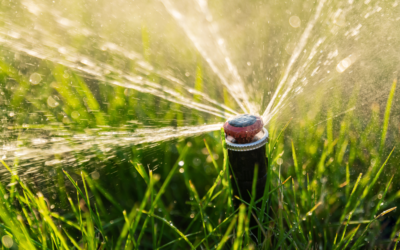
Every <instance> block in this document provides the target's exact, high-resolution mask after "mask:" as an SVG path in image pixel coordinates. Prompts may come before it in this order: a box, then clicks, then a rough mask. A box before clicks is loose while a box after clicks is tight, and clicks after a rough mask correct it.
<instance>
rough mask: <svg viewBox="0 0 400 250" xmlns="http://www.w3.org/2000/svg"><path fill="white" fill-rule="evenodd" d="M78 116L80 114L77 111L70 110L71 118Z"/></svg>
mask: <svg viewBox="0 0 400 250" xmlns="http://www.w3.org/2000/svg"><path fill="white" fill-rule="evenodd" d="M79 116H80V114H79V112H78V111H72V113H71V117H72V118H73V119H75V120H76V119H78V118H79Z"/></svg>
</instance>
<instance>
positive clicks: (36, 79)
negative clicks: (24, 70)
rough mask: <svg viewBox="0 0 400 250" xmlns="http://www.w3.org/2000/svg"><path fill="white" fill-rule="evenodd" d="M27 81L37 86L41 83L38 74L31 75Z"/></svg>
mask: <svg viewBox="0 0 400 250" xmlns="http://www.w3.org/2000/svg"><path fill="white" fill-rule="evenodd" d="M29 81H30V82H31V83H32V84H33V85H36V84H39V83H40V81H42V77H41V76H40V75H39V74H38V73H33V74H32V75H31V76H30V77H29Z"/></svg>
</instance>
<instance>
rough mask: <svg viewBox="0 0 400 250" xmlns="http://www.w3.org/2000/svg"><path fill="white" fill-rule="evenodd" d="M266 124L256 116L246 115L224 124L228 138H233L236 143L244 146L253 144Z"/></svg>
mask: <svg viewBox="0 0 400 250" xmlns="http://www.w3.org/2000/svg"><path fill="white" fill-rule="evenodd" d="M263 127H264V123H263V121H262V119H261V117H259V116H256V115H250V114H244V115H238V116H235V117H232V118H230V119H229V120H227V121H226V122H225V124H224V130H225V133H226V135H227V136H232V137H233V139H235V143H238V144H244V143H249V142H252V140H253V138H254V136H255V135H256V134H258V133H259V132H260V131H261V130H262V128H263Z"/></svg>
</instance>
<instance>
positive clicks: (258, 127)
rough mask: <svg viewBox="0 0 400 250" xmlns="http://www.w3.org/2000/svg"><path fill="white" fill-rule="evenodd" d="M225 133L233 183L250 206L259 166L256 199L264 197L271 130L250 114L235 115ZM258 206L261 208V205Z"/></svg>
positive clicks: (238, 194) (236, 193) (226, 124)
mask: <svg viewBox="0 0 400 250" xmlns="http://www.w3.org/2000/svg"><path fill="white" fill-rule="evenodd" d="M224 131H225V139H226V145H227V148H228V156H229V162H230V165H231V167H232V172H233V175H232V179H231V184H232V187H233V191H234V195H237V196H241V198H242V199H243V200H244V201H246V202H247V203H250V202H251V197H250V195H249V194H251V193H252V184H253V178H254V169H255V167H256V166H258V175H257V182H256V197H255V198H256V200H258V199H260V198H261V197H263V194H264V189H265V184H266V180H267V166H268V164H267V162H268V159H267V158H266V152H265V150H266V147H265V144H266V143H267V142H268V131H267V129H265V128H264V124H263V121H262V119H261V117H259V116H256V115H250V114H244V115H238V116H235V117H233V118H231V119H229V120H228V121H226V122H225V124H224ZM233 178H235V179H236V181H235V180H234V179H233ZM239 204H240V202H238V201H237V200H236V199H234V205H235V206H236V207H237V206H238V205H239ZM257 207H259V208H261V203H258V204H257ZM250 222H251V223H250V224H251V226H256V224H255V223H256V222H255V221H254V220H253V219H252V218H250Z"/></svg>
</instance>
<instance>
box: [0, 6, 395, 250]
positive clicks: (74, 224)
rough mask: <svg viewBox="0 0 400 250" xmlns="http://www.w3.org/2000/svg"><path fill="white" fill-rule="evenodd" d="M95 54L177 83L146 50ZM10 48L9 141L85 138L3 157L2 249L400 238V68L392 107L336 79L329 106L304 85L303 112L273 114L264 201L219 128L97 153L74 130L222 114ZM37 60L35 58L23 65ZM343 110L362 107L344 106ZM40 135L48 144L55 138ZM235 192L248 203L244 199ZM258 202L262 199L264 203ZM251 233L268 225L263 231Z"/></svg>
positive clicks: (2, 70) (3, 70)
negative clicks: (237, 172) (311, 99)
mask: <svg viewBox="0 0 400 250" xmlns="http://www.w3.org/2000/svg"><path fill="white" fill-rule="evenodd" d="M221 8H223V6H221ZM19 11H24V10H22V9H21V10H19ZM282 11H285V8H282ZM275 15H279V13H276V14H275ZM48 25H49V26H50V25H52V24H48ZM149 25H152V24H151V23H150V24H149ZM139 27H140V29H139V33H140V36H141V37H142V39H141V40H140V43H139V45H140V46H139V47H141V48H142V50H143V60H144V61H145V62H147V63H150V62H152V63H153V64H155V65H156V66H155V68H156V69H157V68H162V67H163V66H166V65H168V64H169V63H170V60H169V59H171V58H163V57H162V56H160V55H158V54H156V53H154V51H157V49H155V48H153V47H152V46H154V43H153V41H152V39H153V37H152V34H153V33H152V29H153V28H154V27H148V26H147V24H146V23H142V24H141V25H140V26H139ZM279 33H280V34H284V33H285V32H279ZM264 35H266V34H264ZM66 36H67V35H66ZM78 38H79V37H78ZM78 38H77V37H75V38H74V37H72V38H71V42H74V43H84V42H85V39H83V40H82V38H79V39H78ZM88 40H89V39H88ZM176 44H178V45H180V44H181V43H178V42H177V43H176ZM160 46H161V45H160ZM82 48H84V46H82ZM164 50H165V49H160V51H164ZM182 50H184V51H186V50H185V48H182ZM277 51H278V50H277ZM274 53H278V52H274ZM279 53H280V52H279ZM90 54H91V55H92V57H93V58H97V59H99V60H101V61H107V63H110V64H113V66H115V67H118V68H119V67H121V68H124V67H126V68H128V70H127V71H128V72H134V73H135V74H137V76H140V77H143V78H144V79H146V80H149V81H151V82H152V83H157V84H161V85H162V86H164V85H167V84H170V83H167V80H166V79H163V77H162V76H160V75H159V74H157V71H156V70H154V71H151V72H144V71H143V68H140V67H139V66H138V63H137V62H136V61H135V60H136V59H135V60H133V59H132V60H128V59H126V58H123V57H122V56H120V55H117V54H116V53H111V52H110V53H109V54H106V55H108V56H110V57H111V58H106V59H105V58H104V56H105V53H104V52H102V51H95V52H93V51H91V53H90ZM0 55H1V56H2V57H1V58H0V87H1V93H2V94H1V98H0V106H1V108H2V109H1V111H0V112H1V114H2V122H3V132H4V137H3V141H4V143H9V142H18V144H17V145H18V147H19V148H18V149H17V150H16V152H19V151H18V150H20V149H21V150H23V149H24V148H31V147H34V145H33V144H32V143H31V139H32V138H36V137H44V138H55V139H66V140H67V145H68V146H71V147H72V148H73V149H74V150H73V151H72V152H69V153H54V154H52V155H49V156H47V158H45V159H42V160H38V161H36V158H35V157H33V158H31V160H30V159H28V160H27V159H25V158H23V157H18V154H16V155H17V157H13V158H5V159H3V160H1V165H0V178H1V179H0V180H1V182H0V239H1V241H0V242H1V247H2V249H8V248H11V249H51V250H53V249H210V250H214V249H385V248H388V249H391V248H393V247H394V248H396V247H397V243H398V234H399V232H400V217H399V212H398V211H397V210H396V209H395V208H396V207H397V206H398V199H399V198H400V192H399V191H398V190H397V189H398V184H397V182H396V179H397V178H398V176H397V166H398V162H399V160H398V157H399V154H398V151H397V148H398V145H399V144H400V140H399V137H398V120H397V119H398V117H397V116H396V115H397V112H398V110H396V106H395V104H396V100H397V97H396V95H395V94H397V93H396V86H397V85H396V80H395V81H394V82H393V83H392V88H391V89H390V90H388V91H387V93H386V95H387V96H388V98H387V101H386V106H385V109H384V110H382V109H381V108H380V106H379V103H376V102H374V103H372V105H371V109H366V108H365V107H366V106H367V105H365V106H361V105H360V103H363V101H362V100H360V99H362V96H359V92H358V91H359V89H358V88H355V90H354V91H353V93H352V94H351V96H350V98H349V99H346V98H345V97H343V98H342V94H343V96H346V95H345V94H344V93H345V92H346V91H347V89H345V87H341V86H340V85H338V86H337V87H336V88H335V89H334V91H336V93H335V96H330V97H327V99H326V100H324V101H322V100H321V99H322V97H323V96H322V95H321V96H318V95H316V96H317V98H318V100H316V103H317V104H316V105H309V104H307V103H308V102H306V101H305V100H302V99H301V97H299V98H297V99H294V100H293V102H294V103H295V102H297V103H295V104H296V105H295V106H296V112H297V116H296V117H294V119H293V120H291V119H290V118H288V119H286V117H287V116H283V117H284V119H286V120H284V121H283V122H282V119H281V120H278V119H274V120H272V121H271V122H270V124H268V130H269V134H270V141H269V143H268V144H267V147H266V150H267V152H266V155H267V156H268V158H269V161H268V176H267V185H266V186H265V190H264V195H263V197H262V198H261V199H260V200H255V197H256V194H255V192H256V189H255V185H253V188H252V190H250V191H249V192H250V193H251V197H252V199H251V201H250V202H246V201H243V200H241V198H240V197H233V195H232V194H233V192H232V185H236V183H235V182H234V181H233V179H232V176H234V173H232V172H231V169H230V167H229V159H228V154H227V149H226V144H225V141H224V140H223V138H224V135H223V133H221V132H220V131H215V132H209V133H206V134H203V135H200V136H196V137H191V138H178V139H173V140H169V141H166V142H159V143H156V144H151V143H148V144H144V145H136V146H131V147H124V146H119V145H113V146H112V147H111V148H108V146H109V145H93V146H92V147H91V148H90V149H87V150H86V151H85V150H77V146H79V145H76V144H75V143H76V142H75V141H73V140H71V138H72V137H73V136H74V135H77V134H85V135H96V136H100V135H101V133H109V132H134V131H137V130H138V129H144V128H149V127H150V128H162V127H166V126H172V127H180V126H187V125H198V124H204V123H205V122H207V123H213V122H222V121H223V119H219V118H214V117H213V116H212V115H210V114H207V113H204V112H200V111H199V110H191V109H189V108H185V107H184V106H183V105H181V104H179V103H173V102H169V101H166V100H165V99H163V98H162V97H160V96H158V97H157V96H153V95H151V94H149V93H142V92H139V91H136V90H133V89H127V88H123V87H121V86H116V85H112V84H108V83H110V82H112V81H114V80H116V79H117V80H121V79H118V77H120V76H115V75H113V74H111V73H110V74H109V75H107V76H106V77H105V78H106V79H105V80H104V81H98V80H96V79H92V78H91V77H90V76H87V75H83V74H81V73H80V72H75V71H74V70H71V69H69V68H67V67H65V66H63V65H60V64H55V63H53V62H52V61H51V60H50V61H46V60H39V59H34V58H31V57H29V56H27V55H23V54H22V55H19V56H18V57H19V59H15V57H17V56H15V55H14V53H13V52H10V51H8V50H7V49H4V48H2V49H1V51H0ZM285 56H287V55H285ZM177 57H178V56H177ZM189 58H194V59H193V61H191V60H192V59H189ZM276 58H278V56H276ZM172 59H175V57H173V58H172ZM286 59H287V58H285V59H282V60H286ZM182 60H183V61H184V62H185V63H184V64H185V65H194V67H193V69H192V70H191V71H190V69H188V72H189V71H190V73H191V74H190V77H188V78H187V79H189V80H188V82H193V85H194V86H193V89H194V90H196V91H199V92H206V93H207V94H209V96H210V97H211V98H213V99H215V100H223V101H221V103H222V104H221V105H226V106H227V107H229V108H230V109H233V110H238V107H237V106H235V104H234V101H233V100H232V97H230V96H229V95H228V94H227V93H228V92H227V90H226V89H225V88H222V87H220V86H215V84H214V82H215V81H214V80H215V79H214V78H212V77H211V75H213V73H212V72H211V73H210V69H208V68H207V67H205V66H204V65H206V63H205V62H203V59H202V58H201V57H200V56H199V55H198V54H195V55H191V54H190V53H189V52H188V53H187V54H186V55H185V56H184V58H183V59H182ZM155 62H157V64H156V63H155ZM162 62H165V64H166V65H162ZM25 63H30V64H32V65H35V66H34V67H27V68H24V67H22V66H21V65H23V64H25ZM158 63H160V64H161V65H158ZM172 64H173V63H172ZM274 64H275V63H274ZM121 65H122V66H121ZM271 65H272V64H271ZM185 67H186V66H185ZM264 67H266V66H265V65H264ZM182 69H184V68H183V66H182ZM185 70H186V69H185ZM35 72H40V74H41V75H42V76H43V79H42V82H41V83H40V84H38V85H32V84H31V83H30V81H29V78H30V76H31V75H32V73H35ZM257 74H259V72H258V73H257ZM276 74H277V75H279V74H280V72H278V71H277V72H276ZM182 77H183V76H182ZM185 77H186V76H185ZM185 79H186V78H185ZM170 85H173V84H170ZM172 89H173V90H174V91H176V92H177V93H179V94H182V96H185V97H188V98H189V99H190V100H193V101H194V102H196V103H202V101H203V99H202V96H201V95H199V94H198V93H195V94H191V93H189V94H188V93H186V92H185V90H184V89H183V88H182V86H178V85H177V86H172ZM55 102H57V105H56V104H55ZM330 104H332V105H330ZM357 105H358V106H357ZM368 105H370V103H369V104H368ZM354 106H357V108H356V109H352V107H354ZM381 106H382V107H383V106H384V105H381ZM361 109H365V110H363V111H364V112H362V115H359V114H357V111H358V110H361ZM341 110H350V111H349V112H346V113H343V114H342V115H340V116H336V114H338V113H339V111H341ZM11 112H12V113H13V115H10V114H11ZM321 121H324V122H321ZM285 124H286V125H285ZM118 139H120V138H118V137H116V140H118ZM40 147H43V148H44V149H46V145H41V146H40ZM278 163H279V164H278ZM257 174H258V170H257V169H256V170H255V176H257ZM233 199H238V200H240V201H241V205H240V206H239V207H234V206H233ZM259 203H261V209H260V208H259V206H256V205H257V204H259ZM251 218H254V219H255V221H256V223H257V226H256V227H255V228H251V226H250V220H251ZM251 232H257V235H256V236H255V237H252V235H251ZM255 238H256V239H257V240H255Z"/></svg>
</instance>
